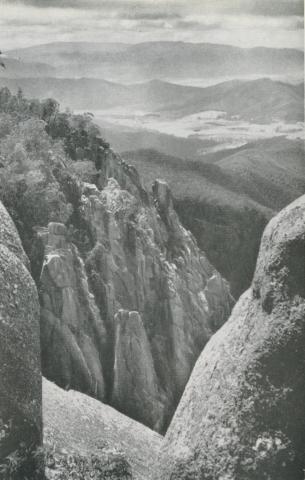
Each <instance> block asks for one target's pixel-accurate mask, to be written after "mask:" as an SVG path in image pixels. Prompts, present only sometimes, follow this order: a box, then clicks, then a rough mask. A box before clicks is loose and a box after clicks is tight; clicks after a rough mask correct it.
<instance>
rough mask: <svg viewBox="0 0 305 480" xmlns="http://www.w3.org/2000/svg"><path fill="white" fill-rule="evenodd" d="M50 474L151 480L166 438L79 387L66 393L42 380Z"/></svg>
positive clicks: (54, 477)
mask: <svg viewBox="0 0 305 480" xmlns="http://www.w3.org/2000/svg"><path fill="white" fill-rule="evenodd" d="M43 405H44V408H43V419H44V445H45V448H46V452H47V464H46V474H47V478H48V479H50V480H53V479H54V480H56V479H60V478H62V477H60V473H61V472H62V471H64V472H68V471H71V470H73V469H74V470H75V471H76V472H77V473H78V474H82V475H83V476H82V475H81V476H80V477H76V478H87V477H86V476H85V473H87V472H88V471H91V472H92V475H93V474H94V475H95V476H93V477H89V476H88V478H95V479H101V480H102V479H105V478H107V479H109V480H131V479H134V480H149V479H150V478H151V475H152V473H153V471H154V468H155V464H156V461H157V458H158V453H159V448H160V445H161V440H162V437H161V436H160V435H159V434H157V433H156V432H153V431H152V430H149V429H148V428H147V427H145V426H144V425H141V424H140V423H137V422H135V421H134V420H131V419H130V418H128V417H126V416H125V415H122V414H120V413H118V412H117V411H116V410H114V409H113V408H111V407H109V406H107V405H104V404H102V403H101V402H99V401H97V400H95V399H93V398H90V397H88V396H86V395H84V394H81V393H79V392H76V391H72V390H71V391H69V392H66V391H64V390H62V389H61V388H59V387H57V386H56V385H55V384H53V383H51V382H49V381H47V380H45V379H44V380H43Z"/></svg>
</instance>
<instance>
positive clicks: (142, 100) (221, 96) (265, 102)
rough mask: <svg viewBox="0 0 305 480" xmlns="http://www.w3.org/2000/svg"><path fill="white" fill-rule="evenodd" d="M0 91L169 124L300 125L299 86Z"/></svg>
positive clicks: (86, 82)
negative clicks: (207, 114) (185, 120)
mask: <svg viewBox="0 0 305 480" xmlns="http://www.w3.org/2000/svg"><path fill="white" fill-rule="evenodd" d="M8 70H9V68H8ZM0 86H8V87H9V88H10V89H12V91H16V90H17V88H18V87H21V88H22V90H23V91H24V93H25V95H27V96H29V97H33V96H37V97H38V98H46V97H54V98H57V99H58V100H59V102H60V103H61V104H62V106H64V107H69V108H72V109H77V110H88V109H89V110H90V109H93V110H98V109H110V108H115V107H128V108H129V109H130V111H131V112H132V111H133V110H135V109H141V110H143V111H147V112H153V113H157V114H159V113H160V114H161V115H163V116H167V117H170V118H171V117H175V118H177V117H178V118H179V117H184V116H187V115H192V114H195V113H199V112H203V111H221V112H226V113H227V115H228V116H229V117H233V116H234V117H236V116H238V117H240V118H241V119H244V120H247V121H252V122H256V123H269V122H271V121H285V122H291V123H292V122H298V121H304V86H302V85H290V84H286V83H283V82H276V81H272V80H270V79H258V80H251V81H240V80H234V81H228V82H223V83H220V84H217V85H214V86H211V87H206V88H200V87H189V86H182V85H176V84H172V83H169V82H163V81H160V80H152V81H149V82H146V83H142V84H133V85H121V84H118V83H114V82H108V81H105V80H97V79H89V78H80V79H72V78H67V79H59V78H53V77H48V78H18V79H14V78H12V79H9V78H0Z"/></svg>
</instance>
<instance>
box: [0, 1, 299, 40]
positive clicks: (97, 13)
mask: <svg viewBox="0 0 305 480" xmlns="http://www.w3.org/2000/svg"><path fill="white" fill-rule="evenodd" d="M0 9H1V16H0V46H1V48H2V49H10V48H15V47H21V46H27V45H32V44H39V43H47V42H53V41H100V42H124V43H137V42H142V41H155V40H167V41H170V40H181V41H191V42H210V43H224V44H232V45H237V46H245V47H251V46H253V47H254V46H270V47H279V48H281V47H291V48H299V49H302V48H303V32H304V19H303V18H304V17H303V13H304V3H303V1H301V0H234V1H232V0H188V2H186V1H185V0H0Z"/></svg>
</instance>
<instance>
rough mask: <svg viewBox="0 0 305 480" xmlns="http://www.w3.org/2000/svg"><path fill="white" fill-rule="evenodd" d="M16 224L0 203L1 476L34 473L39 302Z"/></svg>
mask: <svg viewBox="0 0 305 480" xmlns="http://www.w3.org/2000/svg"><path fill="white" fill-rule="evenodd" d="M28 265H29V262H28V259H27V257H26V255H25V253H24V251H23V248H22V245H21V241H20V239H19V236H18V233H17V230H16V228H15V226H14V224H13V221H12V220H11V218H10V217H9V215H8V213H7V212H6V210H5V209H4V207H3V206H2V204H1V203H0V330H1V335H0V471H1V478H3V479H10V480H21V479H24V478H32V479H33V480H34V479H40V478H41V476H40V475H41V472H42V465H43V464H42V462H41V461H40V455H39V454H38V453H39V448H40V446H41V444H42V418H41V417H42V415H41V373H40V345H39V303H38V295H37V291H36V287H35V283H34V281H33V280H32V278H31V276H30V274H29V272H28V270H27V267H28Z"/></svg>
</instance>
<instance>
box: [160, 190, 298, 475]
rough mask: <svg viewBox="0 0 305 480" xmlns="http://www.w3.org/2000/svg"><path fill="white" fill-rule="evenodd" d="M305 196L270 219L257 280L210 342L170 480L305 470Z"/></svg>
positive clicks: (175, 425) (173, 447)
mask: <svg viewBox="0 0 305 480" xmlns="http://www.w3.org/2000/svg"><path fill="white" fill-rule="evenodd" d="M304 273H305V196H303V197H300V198H299V199H298V200H296V201H295V202H294V203H292V204H291V205H289V206H288V207H287V208H286V209H284V210H283V211H282V212H281V213H280V214H278V215H277V216H276V217H275V218H274V219H273V220H272V221H271V222H270V223H269V225H268V226H267V228H266V230H265V233H264V236H263V239H262V244H261V248H260V253H259V257H258V261H257V267H256V272H255V276H254V280H253V283H252V287H251V288H250V289H249V290H248V291H247V292H246V293H245V294H244V295H243V296H242V297H241V299H240V300H239V302H238V303H237V305H236V306H235V308H234V310H233V313H232V316H231V318H230V319H229V320H228V322H227V323H226V324H225V325H224V326H223V327H222V328H221V329H220V330H219V331H218V332H217V333H216V334H215V336H213V338H212V339H211V340H210V341H209V343H208V344H207V346H206V347H205V348H204V350H203V353H202V354H201V356H200V358H199V360H198V361H197V364H196V366H195V369H194V371H193V373H192V376H191V378H190V380H189V383H188V385H187V387H186V390H185V392H184V395H183V397H182V400H181V402H180V404H179V407H178V409H177V411H176V413H175V416H174V418H173V421H172V423H171V426H170V428H169V430H168V433H167V435H166V440H165V446H164V449H163V450H164V452H163V453H164V456H163V459H162V461H161V464H162V467H161V471H159V473H158V475H157V477H156V478H158V479H162V480H167V479H171V480H176V479H177V480H178V479H179V480H186V479H188V480H189V479H192V480H203V479H208V480H216V479H226V480H261V479H263V478H268V479H270V480H287V479H293V480H298V479H300V480H301V479H303V478H304V471H303V470H304V466H305V465H304V445H305V416H304V405H305V377H304V371H305V350H304V339H305V282H304V277H305V275H304Z"/></svg>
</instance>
